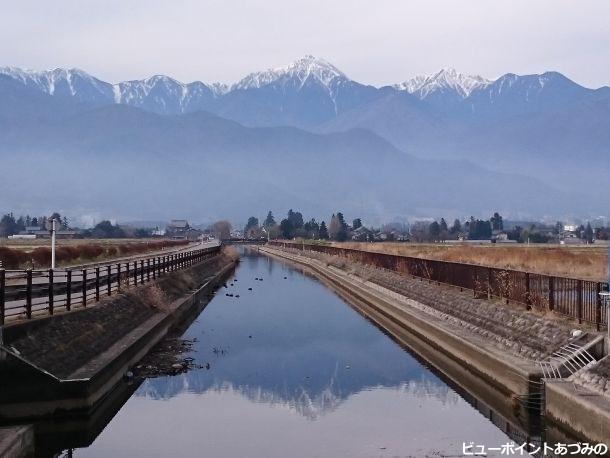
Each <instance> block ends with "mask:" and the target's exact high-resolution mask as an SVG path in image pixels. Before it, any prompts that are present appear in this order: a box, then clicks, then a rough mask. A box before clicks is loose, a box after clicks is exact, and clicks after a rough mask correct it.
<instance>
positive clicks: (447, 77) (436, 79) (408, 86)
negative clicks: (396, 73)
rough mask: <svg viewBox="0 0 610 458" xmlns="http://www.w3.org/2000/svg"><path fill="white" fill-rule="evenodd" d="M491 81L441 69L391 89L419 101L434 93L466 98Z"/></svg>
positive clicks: (452, 70)
mask: <svg viewBox="0 0 610 458" xmlns="http://www.w3.org/2000/svg"><path fill="white" fill-rule="evenodd" d="M491 83H492V81H491V80H488V79H486V78H483V77H482V76H479V75H465V74H463V73H458V72H457V71H456V70H455V69H453V68H443V69H441V70H439V71H438V72H436V73H434V74H431V75H418V76H415V77H413V78H411V79H409V80H407V81H405V82H403V83H400V84H396V85H394V86H393V87H394V88H395V89H398V90H403V91H407V92H408V93H409V94H414V95H416V96H418V97H419V98H420V99H425V98H426V97H428V96H429V95H430V94H432V93H434V92H436V91H442V90H453V91H456V92H457V93H458V94H459V95H460V97H462V98H466V97H468V96H469V95H470V94H471V93H472V92H473V91H474V90H476V89H481V88H484V87H486V86H488V85H489V84H491Z"/></svg>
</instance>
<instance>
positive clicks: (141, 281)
mask: <svg viewBox="0 0 610 458" xmlns="http://www.w3.org/2000/svg"><path fill="white" fill-rule="evenodd" d="M140 284H141V285H143V284H144V260H143V259H141V260H140Z"/></svg>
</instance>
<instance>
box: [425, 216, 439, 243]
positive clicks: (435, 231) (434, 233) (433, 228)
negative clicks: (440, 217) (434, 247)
mask: <svg viewBox="0 0 610 458" xmlns="http://www.w3.org/2000/svg"><path fill="white" fill-rule="evenodd" d="M428 234H429V235H430V239H431V240H432V241H434V242H438V241H439V239H440V235H441V226H440V224H438V223H437V222H436V221H433V222H432V223H430V226H428Z"/></svg>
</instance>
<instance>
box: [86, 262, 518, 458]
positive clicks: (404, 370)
mask: <svg viewBox="0 0 610 458" xmlns="http://www.w3.org/2000/svg"><path fill="white" fill-rule="evenodd" d="M257 277H259V278H262V281H260V280H255V278H257ZM236 278H237V280H236V281H233V280H229V282H228V283H229V285H228V287H227V289H221V290H220V291H219V292H218V293H217V295H216V297H215V298H214V299H213V300H212V301H211V302H210V304H209V305H208V306H207V308H206V309H205V310H204V311H203V312H202V314H201V315H200V316H199V318H198V319H197V320H196V321H195V322H194V323H193V324H192V325H191V326H190V327H189V329H188V330H187V332H186V334H185V336H186V337H187V338H191V339H194V338H196V339H197V343H196V345H195V350H196V351H195V352H194V354H193V355H192V356H193V357H194V358H195V359H196V360H197V362H198V363H199V364H202V365H204V364H205V363H210V369H209V370H206V369H201V370H195V371H192V372H189V373H188V374H183V375H180V376H176V377H164V378H158V379H149V380H146V381H145V382H144V383H143V384H142V385H141V386H140V387H139V389H138V390H137V391H136V393H135V395H134V396H133V397H132V398H131V399H130V400H129V401H128V402H127V403H126V404H125V406H124V407H123V408H122V409H121V411H120V412H119V413H118V415H117V416H116V417H115V418H114V419H113V421H112V422H110V424H109V425H108V427H107V428H106V430H105V431H104V432H103V433H102V434H101V435H100V437H98V439H97V440H96V441H95V442H94V443H93V445H92V446H91V447H89V448H88V449H83V450H79V451H78V452H79V453H80V454H85V455H92V456H110V455H112V456H136V455H155V456H167V455H172V456H195V455H201V454H206V455H209V456H242V455H243V456H372V455H373V456H384V455H389V456H395V455H400V456H403V455H412V456H426V455H432V454H449V455H459V454H460V453H461V450H462V449H461V447H462V442H464V441H466V442H468V441H475V442H477V441H478V442H479V443H485V444H488V445H499V444H502V443H506V442H507V441H509V439H508V437H507V436H506V435H505V434H504V433H503V432H502V431H500V430H499V429H497V428H496V427H495V426H494V425H493V424H492V423H491V422H490V421H488V420H487V419H486V418H484V417H483V416H482V415H480V414H479V413H478V412H477V411H476V409H474V408H473V407H472V406H471V405H470V404H469V403H468V402H466V401H465V400H464V399H462V398H461V397H460V396H459V395H458V394H457V393H456V391H454V390H453V389H452V388H451V387H449V386H448V385H447V384H446V383H445V382H444V381H443V380H441V379H440V378H439V377H437V376H436V375H435V374H434V373H433V372H431V371H430V370H429V369H428V368H426V367H425V366H424V365H422V364H421V363H420V362H419V361H417V360H416V359H415V358H413V357H412V356H410V355H409V354H408V353H406V352H405V351H404V350H403V349H402V348H401V347H400V346H398V345H397V344H396V343H395V342H393V341H392V340H391V339H390V338H389V337H387V336H386V335H385V334H383V333H382V332H380V331H379V330H378V329H377V328H376V327H375V326H373V325H372V324H371V323H369V322H368V321H366V320H365V319H364V318H362V317H361V316H360V315H358V314H357V313H356V312H355V311H353V310H352V309H351V308H350V307H348V306H347V305H346V304H345V303H344V302H343V301H342V300H341V299H340V298H338V297H337V296H335V295H334V294H333V293H332V292H331V291H329V290H328V289H327V288H325V287H324V286H323V285H321V284H320V283H318V282H316V281H315V280H313V279H311V278H308V277H306V276H304V275H302V274H301V273H300V272H298V271H296V270H293V269H291V268H290V267H288V266H286V265H283V264H281V263H277V262H274V261H271V260H269V259H268V258H264V257H258V256H245V257H244V258H243V260H242V263H241V265H240V267H239V268H238V270H237V272H236ZM231 283H232V284H233V285H232V286H231V285H230V284H231ZM248 288H252V290H251V291H249V290H248ZM227 293H230V294H233V295H234V296H233V297H228V296H226V295H225V294H227ZM235 295H239V296H240V297H239V298H237V297H235ZM490 456H491V455H490Z"/></svg>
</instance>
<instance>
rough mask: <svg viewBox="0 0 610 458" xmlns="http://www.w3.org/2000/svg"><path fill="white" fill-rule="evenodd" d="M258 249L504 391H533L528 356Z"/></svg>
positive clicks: (304, 262)
mask: <svg viewBox="0 0 610 458" xmlns="http://www.w3.org/2000/svg"><path fill="white" fill-rule="evenodd" d="M260 251H261V252H263V253H266V254H269V255H272V256H276V257H280V258H283V259H286V260H289V261H292V262H296V263H298V264H299V265H301V266H304V267H306V268H307V269H308V270H309V271H310V272H311V273H313V274H314V275H315V276H316V277H317V278H319V279H320V280H322V281H323V282H324V283H326V284H327V285H329V286H330V287H332V288H333V289H334V290H336V291H337V292H338V293H339V294H341V295H342V296H343V297H344V298H346V299H347V301H348V302H349V303H350V304H352V305H354V306H356V307H358V308H359V309H360V310H361V311H362V312H363V313H364V314H366V315H367V316H369V317H370V318H371V319H372V320H373V321H375V322H377V323H379V324H380V325H381V326H382V327H384V328H385V329H387V330H388V331H389V332H392V328H393V327H399V328H402V329H404V330H407V331H408V332H410V333H411V334H413V335H414V336H417V337H418V338H419V339H421V340H423V341H424V342H426V343H427V344H428V345H430V346H432V347H434V348H436V349H437V350H439V351H441V352H442V353H444V354H446V355H447V356H449V357H450V358H452V359H453V360H455V361H457V362H458V363H459V364H460V365H461V366H462V367H465V368H468V369H469V370H470V371H472V372H473V373H475V374H477V375H478V376H479V377H481V378H483V379H484V380H485V381H486V382H487V383H489V384H491V385H492V386H494V387H495V388H497V389H498V390H499V391H500V392H502V393H503V394H504V395H506V396H508V397H511V396H512V397H515V398H517V397H519V398H527V397H528V396H529V395H532V394H537V393H538V391H539V389H540V385H539V381H540V379H541V377H542V374H541V372H540V370H539V368H538V367H537V365H536V364H535V362H534V361H531V360H526V359H524V358H518V357H515V356H513V355H511V354H506V353H502V352H501V351H499V350H497V349H496V348H494V347H493V346H492V345H490V343H489V341H485V340H484V339H482V338H480V337H479V336H477V335H473V333H471V332H468V330H465V329H462V328H460V327H458V326H453V325H452V324H450V323H448V321H447V320H444V319H442V318H439V317H437V316H434V315H431V314H429V313H426V312H425V310H426V307H425V306H424V305H423V304H421V303H419V302H417V301H415V300H412V299H409V298H407V297H405V296H402V295H400V294H397V293H395V292H394V291H391V290H389V289H387V288H384V287H382V286H380V285H377V284H375V283H372V282H370V281H366V280H364V279H362V278H359V277H357V276H355V275H352V274H349V273H347V272H345V271H343V270H341V269H338V268H335V267H333V266H330V265H326V264H325V263H323V262H320V261H318V260H315V259H311V258H307V257H304V256H297V255H295V254H292V253H289V252H286V251H283V250H276V249H272V248H268V247H265V248H261V249H260Z"/></svg>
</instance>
